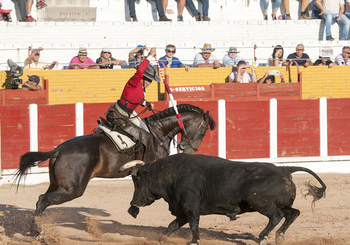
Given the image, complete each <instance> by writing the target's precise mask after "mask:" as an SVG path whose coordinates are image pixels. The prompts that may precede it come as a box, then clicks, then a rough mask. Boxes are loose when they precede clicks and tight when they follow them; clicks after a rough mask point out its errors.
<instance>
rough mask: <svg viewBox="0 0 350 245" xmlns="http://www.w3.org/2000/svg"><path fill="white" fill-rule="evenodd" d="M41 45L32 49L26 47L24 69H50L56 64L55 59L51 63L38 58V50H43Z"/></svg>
mask: <svg viewBox="0 0 350 245" xmlns="http://www.w3.org/2000/svg"><path fill="white" fill-rule="evenodd" d="M43 50H44V49H43V48H42V47H39V48H37V49H33V48H32V47H31V46H29V47H28V58H26V59H25V60H24V70H51V69H52V68H54V67H55V65H56V66H57V65H58V63H57V61H53V62H52V63H51V65H48V64H46V63H45V62H43V61H41V60H39V58H40V51H43Z"/></svg>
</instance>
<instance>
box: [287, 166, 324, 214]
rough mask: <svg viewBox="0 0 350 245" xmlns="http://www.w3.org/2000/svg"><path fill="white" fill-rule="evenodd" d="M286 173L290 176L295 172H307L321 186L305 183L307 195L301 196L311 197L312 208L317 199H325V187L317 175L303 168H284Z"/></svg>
mask: <svg viewBox="0 0 350 245" xmlns="http://www.w3.org/2000/svg"><path fill="white" fill-rule="evenodd" d="M285 168H286V169H287V170H288V172H289V173H290V174H291V173H294V172H297V171H303V172H307V173H309V174H311V175H312V176H314V177H315V178H316V179H317V180H318V182H319V183H320V184H321V185H322V187H321V188H320V187H317V186H315V185H312V184H310V181H309V182H307V183H305V186H306V187H307V193H306V194H304V195H303V196H304V197H306V196H308V195H310V196H312V197H313V201H312V203H311V207H314V205H315V202H316V201H317V200H319V199H321V198H322V197H325V196H326V185H325V183H324V182H323V181H322V180H321V178H320V177H318V175H317V174H315V173H314V172H313V171H312V170H310V169H308V168H303V167H291V166H290V167H289V166H288V167H285Z"/></svg>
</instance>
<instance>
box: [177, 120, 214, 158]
mask: <svg viewBox="0 0 350 245" xmlns="http://www.w3.org/2000/svg"><path fill="white" fill-rule="evenodd" d="M204 122H205V120H204V119H203V120H202V122H201V123H200V124H199V126H198V127H197V129H196V131H195V132H194V134H193V135H192V137H191V138H190V139H189V140H188V141H183V140H181V142H180V143H179V144H178V145H177V150H178V151H184V150H185V149H186V148H187V146H189V147H191V148H192V149H193V150H194V151H195V152H196V151H198V147H199V146H198V147H197V148H196V147H194V146H193V145H192V144H191V143H192V140H193V139H194V137H195V136H196V135H197V132H199V129H200V128H201V127H203V128H205V129H206V130H208V128H209V127H208V126H205V125H204Z"/></svg>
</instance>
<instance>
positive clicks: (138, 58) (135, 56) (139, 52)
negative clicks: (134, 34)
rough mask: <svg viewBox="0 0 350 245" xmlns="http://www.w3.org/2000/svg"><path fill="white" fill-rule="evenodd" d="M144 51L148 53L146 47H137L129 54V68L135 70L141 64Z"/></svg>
mask: <svg viewBox="0 0 350 245" xmlns="http://www.w3.org/2000/svg"><path fill="white" fill-rule="evenodd" d="M145 50H146V51H148V48H147V47H146V45H143V46H142V45H138V46H137V47H136V48H135V49H133V50H131V51H130V52H129V68H135V67H136V66H138V65H139V64H141V62H142V61H143V59H144V55H143V52H144V51H145Z"/></svg>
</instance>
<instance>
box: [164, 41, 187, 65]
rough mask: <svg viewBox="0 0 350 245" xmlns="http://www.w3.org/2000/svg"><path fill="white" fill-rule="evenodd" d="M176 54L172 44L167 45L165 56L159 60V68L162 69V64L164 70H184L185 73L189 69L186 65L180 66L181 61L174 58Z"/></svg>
mask: <svg viewBox="0 0 350 245" xmlns="http://www.w3.org/2000/svg"><path fill="white" fill-rule="evenodd" d="M175 53H176V47H175V45H173V44H168V45H167V46H166V48H165V55H164V56H163V57H160V58H159V66H160V67H161V68H163V67H164V66H163V64H164V65H165V67H166V68H182V67H183V68H185V70H186V71H188V70H189V69H190V67H189V66H188V65H185V64H182V63H181V61H180V60H179V59H178V58H176V57H174V55H175Z"/></svg>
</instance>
